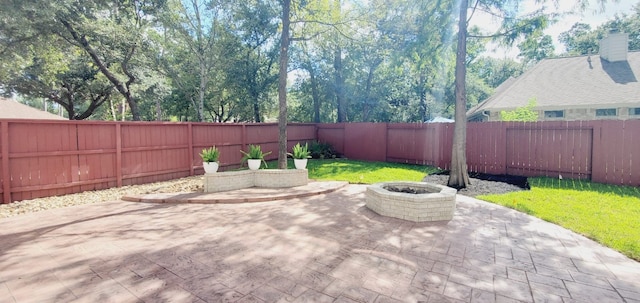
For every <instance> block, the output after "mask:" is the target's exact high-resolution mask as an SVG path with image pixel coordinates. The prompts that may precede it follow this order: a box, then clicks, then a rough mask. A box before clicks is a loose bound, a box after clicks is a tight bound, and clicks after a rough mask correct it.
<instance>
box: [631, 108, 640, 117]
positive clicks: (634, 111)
mask: <svg viewBox="0 0 640 303" xmlns="http://www.w3.org/2000/svg"><path fill="white" fill-rule="evenodd" d="M629 116H640V107H636V108H630V109H629Z"/></svg>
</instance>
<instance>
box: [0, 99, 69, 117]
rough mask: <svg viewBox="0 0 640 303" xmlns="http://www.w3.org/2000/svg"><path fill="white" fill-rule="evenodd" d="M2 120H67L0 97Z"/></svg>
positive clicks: (0, 115)
mask: <svg viewBox="0 0 640 303" xmlns="http://www.w3.org/2000/svg"><path fill="white" fill-rule="evenodd" d="M0 119H40V120H66V118H64V117H60V116H58V115H54V114H51V113H48V112H45V111H42V110H39V109H37V108H33V107H31V106H28V105H24V104H22V103H18V102H16V101H13V100H10V99H5V98H2V97H0Z"/></svg>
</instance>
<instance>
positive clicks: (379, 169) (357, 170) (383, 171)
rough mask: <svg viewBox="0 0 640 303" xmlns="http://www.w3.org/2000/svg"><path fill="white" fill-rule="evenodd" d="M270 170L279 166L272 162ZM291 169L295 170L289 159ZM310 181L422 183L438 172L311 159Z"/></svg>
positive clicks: (348, 161) (340, 160)
mask: <svg viewBox="0 0 640 303" xmlns="http://www.w3.org/2000/svg"><path fill="white" fill-rule="evenodd" d="M268 165H269V168H275V167H277V166H278V164H277V161H270V162H269V163H268ZM288 165H289V168H294V165H293V160H291V159H289V162H288ZM307 169H308V170H309V179H315V180H334V181H348V182H349V183H355V184H372V183H377V182H385V181H393V180H396V181H421V180H422V179H423V178H424V177H425V176H426V175H428V174H430V173H434V172H437V171H438V169H436V168H434V167H431V166H423V165H411V164H401V163H386V162H367V161H356V160H347V159H339V158H338V159H322V160H321V159H309V162H308V164H307Z"/></svg>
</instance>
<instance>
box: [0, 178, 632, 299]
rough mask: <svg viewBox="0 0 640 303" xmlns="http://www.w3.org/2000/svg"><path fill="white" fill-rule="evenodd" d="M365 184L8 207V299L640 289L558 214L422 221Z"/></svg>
mask: <svg viewBox="0 0 640 303" xmlns="http://www.w3.org/2000/svg"><path fill="white" fill-rule="evenodd" d="M364 190H365V186H362V185H348V186H346V187H342V188H340V189H338V190H337V191H335V192H331V193H324V194H319V195H316V196H312V197H303V198H295V199H290V200H279V201H271V202H259V203H243V204H194V203H185V204H171V203H169V204H166V203H165V204H157V203H139V202H125V201H113V202H106V203H100V204H92V205H83V206H76V207H70V208H65V209H57V210H49V211H44V212H40V213H34V214H30V215H25V216H20V217H14V218H8V219H0V244H1V246H0V302H416V301H423V302H640V264H639V263H638V262H635V261H633V260H630V259H628V258H626V257H624V256H622V255H620V254H619V253H617V252H615V251H612V250H611V249H608V248H605V247H602V246H601V245H599V244H596V243H594V242H593V241H591V240H588V239H585V238H584V237H582V236H579V235H576V234H574V233H572V232H570V231H567V230H565V229H563V228H561V227H558V226H556V225H553V224H550V223H547V222H543V221H541V220H538V219H536V218H533V217H530V216H527V215H524V214H521V213H518V212H516V211H513V210H510V209H507V208H504V207H501V206H497V205H494V204H490V203H485V202H482V201H479V200H475V199H472V198H467V197H464V196H458V201H457V210H456V213H455V216H454V219H453V220H452V221H449V222H440V223H411V222H406V221H401V220H397V219H390V218H386V217H381V216H379V215H377V214H375V213H373V212H371V211H370V210H368V209H367V208H366V207H364Z"/></svg>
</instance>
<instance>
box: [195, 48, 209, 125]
mask: <svg viewBox="0 0 640 303" xmlns="http://www.w3.org/2000/svg"><path fill="white" fill-rule="evenodd" d="M207 74H208V71H207V66H206V64H205V63H204V62H203V60H202V59H201V60H200V89H199V90H198V107H197V108H196V112H197V115H198V122H203V121H204V93H205V90H206V89H207V82H208V80H207Z"/></svg>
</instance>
